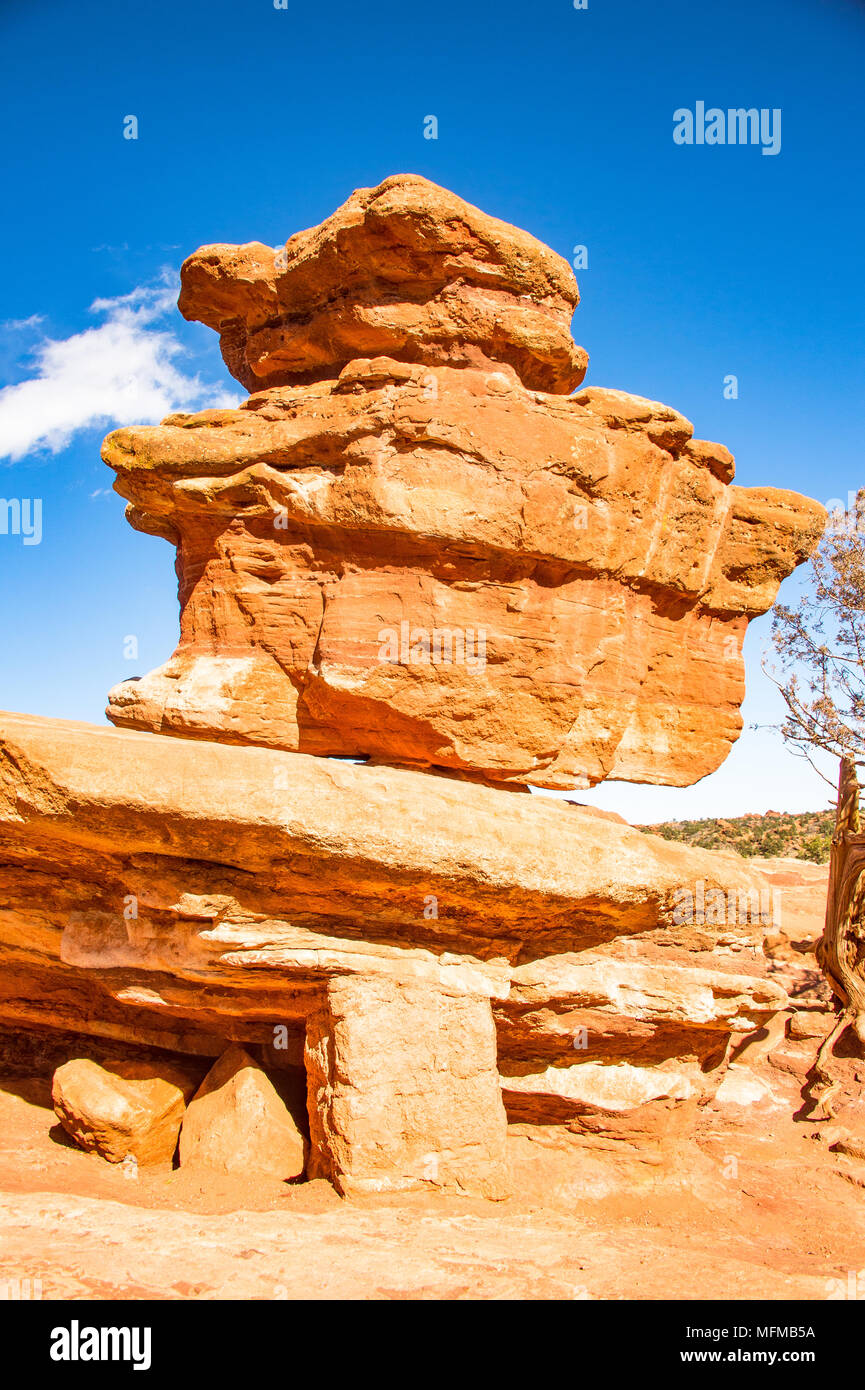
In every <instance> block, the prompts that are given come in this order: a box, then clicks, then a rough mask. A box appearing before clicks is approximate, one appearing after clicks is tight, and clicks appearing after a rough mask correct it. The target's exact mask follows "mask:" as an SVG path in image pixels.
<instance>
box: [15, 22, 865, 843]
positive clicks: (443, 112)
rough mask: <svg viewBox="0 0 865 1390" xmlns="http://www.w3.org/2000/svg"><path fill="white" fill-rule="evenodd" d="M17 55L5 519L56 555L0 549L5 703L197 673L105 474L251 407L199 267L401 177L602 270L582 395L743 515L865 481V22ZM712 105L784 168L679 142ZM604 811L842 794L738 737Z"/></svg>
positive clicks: (417, 28) (520, 28)
mask: <svg viewBox="0 0 865 1390" xmlns="http://www.w3.org/2000/svg"><path fill="white" fill-rule="evenodd" d="M0 38H2V43H0V54H2V56H0V78H2V80H0V111H2V122H3V127H4V129H3V141H2V148H3V161H4V164H5V169H4V179H3V183H4V188H5V189H6V192H7V195H8V204H7V209H8V210H7V216H6V218H4V219H3V222H2V223H0V239H2V241H3V242H4V243H5V245H4V246H3V253H4V262H5V264H6V267H7V271H6V275H5V277H4V304H3V309H2V314H0V317H2V319H3V320H4V322H3V331H2V335H0V384H2V385H3V386H4V387H5V388H6V389H5V390H4V391H3V392H2V393H0V448H4V449H5V451H6V452H5V456H4V457H2V458H0V495H2V496H6V497H10V496H14V497H33V498H35V497H40V498H42V499H43V538H42V542H41V544H39V545H32V546H25V545H23V544H22V542H21V538H20V537H12V536H2V535H0V576H2V581H0V582H2V588H0V592H2V594H3V599H4V605H3V606H4V618H5V622H4V628H5V641H4V643H3V661H2V670H0V706H2V707H5V708H7V709H17V710H29V711H33V712H35V713H39V714H44V715H51V716H58V717H68V718H78V719H87V720H91V721H94V722H102V720H103V708H104V703H105V694H106V692H107V690H108V688H109V686H111V685H113V684H114V683H115V682H116V681H117V680H120V679H123V678H125V677H127V676H129V675H132V674H136V673H137V672H139V671H145V670H149V669H152V667H154V666H156V665H158V664H160V663H161V662H162V661H163V660H165V659H166V658H167V657H168V655H169V654H170V653H171V651H172V650H173V648H174V645H175V643H176V638H177V603H176V590H175V577H174V570H173V560H174V553H173V550H172V549H171V548H170V547H169V546H168V545H167V544H165V543H164V542H161V541H158V540H156V539H154V538H151V537H144V536H140V535H138V534H136V533H135V532H133V531H132V530H131V529H130V528H129V527H128V526H127V525H126V523H125V521H124V520H123V504H122V502H121V500H120V499H119V498H117V497H116V496H115V495H114V494H113V493H111V491H110V485H111V474H110V473H109V470H108V469H106V468H105V466H104V465H103V464H102V463H101V461H100V458H99V444H100V441H101V438H102V436H103V435H104V434H105V433H106V432H107V430H108V429H109V428H111V427H112V425H113V424H114V423H119V422H123V423H131V422H132V421H133V420H135V419H139V420H143V419H156V418H158V417H159V416H160V415H161V414H164V413H167V411H168V410H169V409H170V408H172V407H174V406H186V407H188V408H195V407H197V406H199V405H204V404H205V403H210V402H213V401H221V400H224V399H226V398H230V397H232V396H236V397H239V396H240V395H241V394H242V392H241V388H240V387H239V386H237V384H236V383H234V382H232V380H231V378H229V377H228V375H227V373H226V372H225V369H224V367H223V365H222V361H221V358H220V356H219V351H218V346H217V341H216V337H215V335H213V334H211V333H210V331H209V330H207V329H205V328H203V327H202V326H200V325H187V324H184V323H183V321H182V320H181V319H180V317H179V315H178V314H177V313H176V312H175V311H173V310H172V308H171V302H172V298H173V293H174V287H175V280H176V273H177V269H178V267H179V265H180V263H181V261H182V260H183V259H184V257H185V256H186V255H188V254H189V252H191V251H192V250H194V249H195V248H196V247H197V246H199V245H201V244H202V243H205V242H212V241H239V242H242V241H249V240H261V241H264V242H266V243H269V244H272V245H277V244H279V243H280V242H282V241H284V240H285V238H286V237H287V236H288V235H290V234H291V233H292V232H294V231H296V230H298V229H299V228H302V227H307V226H310V225H312V224H314V223H316V222H319V221H320V220H321V219H322V218H323V217H325V216H327V215H328V214H329V213H330V212H331V211H332V210H333V209H334V208H335V207H336V206H337V205H338V204H339V203H341V202H342V201H344V199H345V198H346V197H347V196H348V194H349V193H350V192H351V191H352V189H354V188H356V187H359V186H370V185H374V184H376V183H378V182H380V181H381V179H383V178H385V177H386V176H387V175H388V174H392V173H397V172H403V171H410V172H416V173H420V174H424V175H426V176H427V177H429V178H432V179H434V180H436V181H437V182H439V183H442V184H445V185H446V186H447V187H449V188H452V189H454V191H456V192H457V193H459V194H460V195H462V196H463V197H465V198H467V199H468V200H469V201H471V202H473V203H475V204H477V205H479V206H480V207H482V208H483V209H484V210H485V211H487V212H490V213H492V214H494V215H496V216H498V217H502V218H504V219H506V220H508V221H511V222H514V223H516V224H518V225H519V226H522V227H525V228H527V229H528V230H529V231H531V232H533V233H534V234H535V235H536V236H538V237H540V238H541V239H542V240H544V241H546V242H547V243H549V244H550V245H551V246H553V247H554V248H555V249H556V250H557V251H559V252H560V253H561V254H562V255H565V256H568V257H569V258H570V257H571V256H572V255H573V248H574V246H575V245H577V244H584V245H585V246H586V247H587V248H588V266H587V268H586V269H583V270H580V271H578V273H577V278H578V280H579V283H580V290H581V294H582V303H581V304H580V306H579V307H578V309H577V313H576V316H575V320H574V336H575V337H576V339H577V341H578V342H579V343H581V344H582V345H583V346H584V347H586V348H587V350H588V352H589V353H590V357H591V361H590V365H589V373H588V376H587V384H596V385H606V386H615V387H620V388H623V389H626V390H629V391H633V392H635V393H637V394H640V395H644V396H649V397H652V398H654V399H658V400H662V401H665V402H667V403H669V404H671V405H674V406H676V407H677V408H678V409H680V410H681V411H682V412H683V413H684V414H685V415H687V416H688V418H689V419H691V420H692V421H693V422H694V424H695V427H696V433H697V434H698V436H700V437H702V438H708V439H718V440H721V441H723V442H724V443H725V444H727V446H728V447H729V448H731V449H732V451H733V452H734V454H735V455H736V459H737V465H738V476H737V481H739V482H740V483H742V484H744V485H746V486H747V485H775V486H781V487H794V488H797V489H799V490H801V491H803V492H807V493H810V494H811V495H812V496H815V497H818V498H820V499H821V500H822V501H827V500H828V499H830V498H833V497H840V498H846V495H847V492H848V490H850V489H855V488H856V487H857V486H859V485H860V484H862V483H865V476H863V472H865V470H863V448H862V443H863V427H862V409H861V404H862V373H863V346H862V345H863V341H865V335H863V328H865V324H863V319H865V313H863V307H865V291H863V277H862V270H861V259H862V228H863V225H865V215H863V214H865V191H863V190H865V178H863V148H865V140H863V135H865V120H863V115H862V96H861V93H862V81H861V75H862V72H863V69H865V6H863V4H861V3H853V0H728V3H726V4H725V5H723V6H706V5H700V4H695V3H694V0H667V2H666V3H664V4H647V3H638V2H637V0H627V2H626V3H614V0H589V4H588V8H587V9H586V10H575V9H574V7H573V0H538V3H535V4H534V5H531V6H529V5H524V4H516V3H512V0H500V3H497V4H491V3H488V2H483V0H482V3H479V4H476V5H466V4H464V3H455V2H454V0H438V3H436V4H434V5H422V6H417V5H415V6H411V5H406V4H405V3H395V2H394V0H371V2H370V3H368V4H365V5H349V4H347V3H344V2H343V0H334V2H333V3H331V4H329V5H327V6H302V5H301V4H299V3H298V0H290V7H289V8H288V9H287V10H278V9H276V8H275V7H274V5H273V0H243V3H241V0H231V2H229V0H206V2H205V0H172V2H171V3H165V0H148V3H147V5H146V6H132V5H123V4H119V5H118V4H117V3H110V4H109V3H103V0H82V3H80V4H77V5H76V6H74V7H73V6H69V5H68V4H66V3H55V2H54V0H42V2H41V3H40V4H39V5H38V6H33V5H28V4H25V3H8V2H7V3H3V4H2V5H0ZM699 100H703V101H705V102H706V105H707V106H717V107H720V108H722V109H726V108H728V107H741V106H744V107H751V106H754V107H758V108H771V109H774V108H779V109H780V110H781V112H782V126H781V130H782V143H781V149H780V152H779V153H778V154H777V155H775V156H765V155H763V154H762V153H761V150H760V148H759V147H754V146H744V147H741V146H724V145H721V146H714V147H710V146H706V145H703V146H697V145H693V146H680V145H676V144H674V142H673V138H672V132H673V112H674V111H675V110H676V109H678V108H681V107H690V108H692V109H693V107H694V105H695V103H696V102H697V101H699ZM431 114H432V115H435V116H436V117H437V118H438V139H437V140H434V141H433V140H426V139H424V135H423V132H424V118H425V117H426V116H428V115H431ZM127 115H135V116H136V117H137V118H138V123H139V138H138V139H137V140H134V141H132V140H125V139H124V138H123V121H124V117H125V116H127ZM97 302H99V303H100V304H101V307H99V308H98V309H96V310H93V309H92V307H91V306H93V305H94V303H97ZM85 334H86V335H87V336H84V335H85ZM729 374H734V375H736V377H737V378H738V383H739V396H738V399H736V400H725V399H724V394H723V381H724V378H725V376H727V375H729ZM27 383H29V386H27V385H26V384H27ZM25 386H26V389H25ZM16 388H18V389H17V390H16ZM95 398H98V399H99V400H101V401H102V402H103V403H104V406H105V410H106V416H105V418H103V419H99V418H97V417H96V415H95V413H94V412H95V409H96V408H97V407H94V405H93V400H94V399H95ZM788 585H789V587H790V589H791V591H792V590H793V589H795V581H789V582H788ZM767 626H768V625H767V621H766V620H761V621H760V622H758V623H756V624H754V625H753V627H752V629H751V632H750V635H749V638H748V643H747V648H746V652H747V657H748V666H749V695H748V700H747V703H746V707H745V717H746V722H747V723H748V724H751V723H760V724H766V723H771V722H772V721H773V720H776V719H777V718H779V716H780V710H779V708H778V704H777V701H775V700H774V699H773V696H772V692H771V687H769V686H768V685H767V683H766V681H765V679H764V678H762V677H761V676H760V674H759V658H760V651H761V649H762V647H763V646H764V645H765V642H766V635H767ZM129 634H134V635H136V636H137V638H138V642H139V659H138V661H137V662H135V663H130V662H128V661H126V660H125V659H124V654H123V643H124V638H125V637H126V636H127V635H129ZM581 799H593V800H595V801H596V802H597V803H598V804H601V805H606V806H610V807H612V808H614V809H617V810H620V811H622V813H623V814H625V815H627V816H629V818H631V819H634V820H654V819H661V818H666V817H668V816H687V815H695V814H717V813H726V814H734V813H736V812H739V811H746V810H762V809H767V808H768V807H774V808H775V809H785V808H787V809H803V808H806V807H810V806H818V805H822V804H824V803H825V788H824V787H823V784H822V783H820V782H819V781H818V780H817V779H816V777H814V775H813V774H810V773H809V772H808V769H807V768H806V767H804V766H803V764H801V763H800V762H799V761H798V760H796V759H794V758H793V757H792V755H790V754H789V753H788V752H786V751H785V750H784V749H783V747H782V746H781V744H780V740H779V739H778V738H777V736H775V735H772V734H770V733H766V732H751V731H748V732H746V733H745V734H744V735H743V737H742V739H741V740H740V742H739V744H738V745H737V747H736V748H735V749H734V751H733V753H732V754H731V756H730V758H729V759H728V761H727V763H726V764H725V765H724V767H723V768H722V769H720V771H719V772H718V773H716V774H714V775H713V776H712V777H711V778H709V779H705V780H704V781H703V782H702V783H700V784H699V785H698V786H697V787H694V788H691V789H687V790H676V789H666V788H628V787H622V786H613V785H608V786H605V787H603V788H601V789H598V790H597V791H596V792H595V793H594V794H593V795H592V797H591V798H589V797H585V798H581Z"/></svg>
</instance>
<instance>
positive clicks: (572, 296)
mask: <svg viewBox="0 0 865 1390" xmlns="http://www.w3.org/2000/svg"><path fill="white" fill-rule="evenodd" d="M576 299H577V292H576V285H575V284H574V281H573V276H572V274H571V271H570V268H569V267H568V266H567V264H566V263H565V262H564V261H563V260H561V259H560V258H559V257H558V256H556V255H555V254H554V253H553V252H552V251H550V250H549V249H548V248H546V247H544V246H542V245H541V244H540V243H539V242H537V241H535V240H534V239H533V238H532V237H529V236H528V235H526V234H525V233H523V232H519V231H517V230H516V229H515V228H512V227H507V226H506V225H505V224H503V223H500V222H496V221H495V220H494V219H492V218H489V217H486V216H485V215H484V214H483V213H481V212H479V211H478V210H477V209H474V208H471V207H469V205H468V204H465V203H463V202H462V201H461V200H460V199H457V198H455V197H454V196H453V195H452V194H449V193H447V192H445V190H442V189H439V188H437V187H436V186H435V185H433V184H430V183H428V182H427V181H425V180H423V179H419V178H416V177H413V176H408V175H406V176H400V177H398V178H395V179H389V180H387V181H386V182H385V183H384V184H382V185H381V186H380V187H379V188H378V189H374V190H362V191H360V192H359V193H356V194H354V195H353V196H352V198H351V199H349V201H348V203H346V204H345V206H344V207H343V208H341V209H339V210H338V212H336V213H335V214H334V215H333V217H332V218H330V219H328V221H326V222H325V223H323V224H322V225H321V226H320V227H318V228H313V229H312V230H311V231H308V232H303V233H299V234H298V235H297V236H295V237H292V238H291V239H290V240H289V242H288V243H287V246H286V248H285V249H284V251H281V252H277V251H274V250H272V249H271V248H267V247H264V246H261V245H258V244H252V245H251V246H246V247H225V246H222V247H207V248H204V250H202V251H200V252H197V253H196V254H195V255H194V256H193V257H191V258H190V260H189V261H187V263H186V265H185V267H184V271H183V291H182V294H181V300H180V305H181V309H182V311H183V312H184V313H185V314H186V315H187V317H194V318H199V319H201V320H202V321H203V322H205V323H208V324H210V325H211V326H212V327H214V328H216V329H218V331H219V332H220V333H221V335H222V343H223V351H224V354H225V358H226V361H227V363H228V365H229V367H230V369H231V370H232V371H233V372H234V373H235V375H237V376H238V378H239V379H240V380H241V381H242V382H243V383H244V384H245V385H247V386H248V387H249V388H250V389H254V391H255V394H253V395H252V396H251V398H250V399H249V400H248V401H246V402H245V403H244V404H243V405H242V406H241V407H240V408H239V409H237V410H224V411H205V412H203V413H201V414H198V415H178V416H172V417H169V419H167V420H166V421H165V422H163V424H162V425H160V426H158V427H152V428H151V427H142V428H132V429H124V430H118V431H116V432H115V433H114V434H112V435H110V436H109V437H108V439H107V440H106V443H105V448H104V457H105V459H106V461H107V462H108V463H109V464H110V466H111V467H112V468H113V469H114V470H115V471H116V474H117V481H116V484H115V486H116V488H117V490H118V491H119V492H120V493H121V495H122V496H124V497H126V498H127V499H128V500H129V502H130V507H129V509H128V516H129V520H130V521H131V522H132V524H133V525H134V526H136V527H138V528H139V529H141V530H143V531H147V532H150V533H152V534H155V535H159V536H163V537H165V538H166V539H168V540H169V541H171V542H172V543H173V544H174V545H176V547H177V570H178V575H179V581H180V601H181V609H182V617H181V639H180V645H179V647H178V649H177V651H176V653H175V654H174V656H173V657H172V658H171V660H170V661H169V662H168V663H167V664H166V665H165V666H163V667H161V668H159V669H158V670H157V671H154V672H152V673H151V674H150V675H148V676H145V677H144V678H143V679H141V680H134V681H125V682H123V684H121V685H119V686H117V687H116V688H115V689H114V690H113V691H112V692H111V695H110V703H109V708H108V713H109V717H110V718H111V719H112V720H113V721H114V722H115V723H117V724H120V725H126V726H130V727H137V728H144V729H152V730H156V731H158V732H161V733H170V734H178V735H184V736H192V737H199V738H209V739H218V740H222V741H231V742H236V743H258V744H264V745H267V746H269V747H274V748H284V749H289V750H299V751H302V752H309V753H313V754H317V755H347V756H359V757H370V758H372V759H373V760H375V761H380V762H385V763H390V764H402V765H407V766H415V767H420V768H429V767H433V768H443V769H448V770H450V771H451V772H453V773H455V774H457V775H459V776H462V777H466V778H471V779H477V780H483V781H488V782H492V783H512V784H515V785H523V784H526V783H532V784H535V785H538V786H547V787H559V788H573V787H580V786H586V785H590V784H594V783H596V782H598V781H601V780H602V779H604V778H606V777H614V778H617V779H624V780H631V781H643V782H658V783H670V784H673V785H687V784H690V783H692V782H694V781H697V780H698V779H699V778H701V777H703V776H705V775H706V774H707V773H709V772H711V771H713V770H714V769H715V768H716V767H717V766H718V765H719V764H720V763H721V761H722V760H723V758H724V757H725V755H726V753H727V752H728V751H729V748H730V746H731V744H732V743H733V741H734V740H735V739H736V738H737V736H738V733H739V730H740V728H741V716H740V714H739V706H740V703H741V700H742V697H743V694H744V683H743V665H742V660H741V647H742V640H743V637H744V633H745V629H746V626H747V622H748V620H749V619H750V618H751V617H753V616H754V615H756V614H759V613H763V612H765V611H766V609H767V608H768V607H769V606H770V604H771V602H772V600H773V598H774V596H775V594H776V592H777V588H778V585H779V583H780V581H781V580H782V579H783V578H784V577H785V576H786V575H787V574H789V573H790V571H791V570H792V569H793V568H794V567H795V565H797V564H799V563H800V562H801V561H802V560H803V559H804V558H805V557H806V556H807V555H808V554H809V553H810V551H811V549H812V548H813V546H814V544H815V543H816V540H817V537H818V535H819V533H820V531H821V530H822V525H823V519H824V515H825V514H824V512H823V509H822V508H821V507H820V506H819V505H818V504H817V503H815V502H811V501H809V500H808V499H805V498H802V497H799V496H798V495H797V494H795V493H791V492H784V491H778V490H774V489H744V488H739V487H737V486H735V485H732V483H731V479H732V476H733V459H732V457H731V455H730V454H729V453H728V451H727V450H726V449H725V448H724V447H723V446H722V445H718V444H709V443H706V442H704V441H701V440H694V439H693V437H692V436H693V428H692V426H691V425H690V423H689V422H688V421H687V420H686V419H684V417H683V416H681V415H679V414H678V413H677V412H676V411H675V410H672V409H670V408H669V407H666V406H663V405H659V404H657V403H656V402H652V401H647V400H644V399H642V398H640V397H636V396H629V395H627V394H625V393H624V392H620V391H612V390H601V389H598V388H591V389H588V390H584V391H581V392H578V394H576V395H568V394H566V393H567V392H569V391H572V390H573V389H574V388H575V387H576V386H577V385H579V383H580V381H581V380H582V375H583V372H584V370H585V354H584V353H583V352H582V350H581V349H578V348H576V347H575V345H574V344H573V342H572V341H571V339H570V334H569V330H568V321H569V317H570V313H571V310H572V308H573V305H574V303H575V302H576Z"/></svg>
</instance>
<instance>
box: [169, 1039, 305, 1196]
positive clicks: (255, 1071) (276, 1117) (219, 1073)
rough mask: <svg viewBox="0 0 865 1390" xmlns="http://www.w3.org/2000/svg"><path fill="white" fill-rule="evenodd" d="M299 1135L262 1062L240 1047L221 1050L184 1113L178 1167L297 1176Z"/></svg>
mask: <svg viewBox="0 0 865 1390" xmlns="http://www.w3.org/2000/svg"><path fill="white" fill-rule="evenodd" d="M304 1159H305V1154H304V1140H303V1135H302V1134H301V1132H300V1130H299V1129H298V1127H297V1125H296V1124H295V1122H294V1120H293V1118H292V1116H291V1114H290V1113H289V1111H288V1110H287V1108H286V1106H285V1104H284V1103H283V1101H282V1100H281V1099H280V1097H279V1094H278V1093H277V1091H276V1089H275V1087H274V1086H273V1084H272V1083H271V1082H270V1081H269V1080H268V1078H267V1076H266V1075H265V1073H264V1072H263V1071H262V1069H261V1067H260V1066H258V1064H257V1063H256V1062H255V1061H253V1059H252V1057H250V1055H249V1053H248V1052H245V1051H244V1050H243V1048H242V1047H238V1046H236V1045H235V1046H233V1047H230V1048H229V1049H228V1051H227V1052H224V1053H223V1054H222V1056H221V1057H220V1059H219V1061H218V1062H217V1063H216V1064H215V1065H214V1066H213V1067H212V1068H211V1070H210V1071H209V1072H208V1073H207V1076H206V1077H205V1078H204V1080H203V1081H202V1083H201V1086H200V1087H199V1089H198V1091H197V1092H196V1094H195V1096H194V1097H193V1099H192V1100H191V1101H190V1103H189V1108H188V1109H187V1111H186V1114H185V1115H184V1117H183V1128H182V1129H181V1131H180V1165H181V1167H183V1168H185V1167H197V1168H210V1169H213V1170H215V1171H217V1172H219V1173H260V1174H265V1175H267V1176H269V1177H274V1178H281V1179H287V1178H297V1177H300V1175H301V1174H302V1173H303V1169H304Z"/></svg>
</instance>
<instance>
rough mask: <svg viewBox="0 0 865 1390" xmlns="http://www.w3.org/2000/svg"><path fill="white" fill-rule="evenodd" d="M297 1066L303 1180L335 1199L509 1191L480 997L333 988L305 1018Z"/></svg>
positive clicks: (388, 987) (373, 980)
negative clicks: (305, 1115) (303, 1117)
mask: <svg viewBox="0 0 865 1390" xmlns="http://www.w3.org/2000/svg"><path fill="white" fill-rule="evenodd" d="M306 1071H307V1087H308V1109H309V1119H310V1140H311V1152H310V1161H309V1167H308V1173H309V1176H310V1177H313V1178H328V1179H329V1180H330V1181H331V1182H332V1183H333V1184H334V1186H335V1187H336V1188H337V1190H338V1191H339V1192H340V1193H342V1194H343V1195H344V1196H354V1195H357V1194H360V1193H364V1192H387V1191H404V1190H407V1189H410V1188H423V1187H429V1188H435V1189H437V1190H439V1191H445V1192H461V1193H465V1194H468V1195H473V1196H483V1197H492V1198H500V1197H505V1196H507V1195H508V1182H507V1175H506V1164H505V1138H506V1133H507V1121H506V1117H505V1111H504V1106H503V1104H502V1097H501V1090H500V1085H499V1076H498V1069H497V1066H496V1037H495V1028H494V1025H493V1020H492V1012H491V1009H490V1002H489V1000H488V999H486V998H477V997H470V996H466V995H453V994H448V993H446V992H445V991H444V990H442V989H439V988H436V987H435V986H431V985H429V984H425V985H423V986H417V985H411V984H403V983H400V984H398V983H397V982H396V981H394V980H393V979H388V978H385V977H383V976H382V977H351V978H342V979H339V980H336V981H333V982H331V983H330V984H329V985H328V988H327V992H326V995H325V997H324V999H323V1001H322V1003H321V1005H320V1007H319V1008H318V1009H317V1010H316V1012H315V1013H314V1014H313V1016H312V1017H311V1018H310V1019H309V1021H308V1023H307V1033H306ZM349 1078H350V1079H349Z"/></svg>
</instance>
